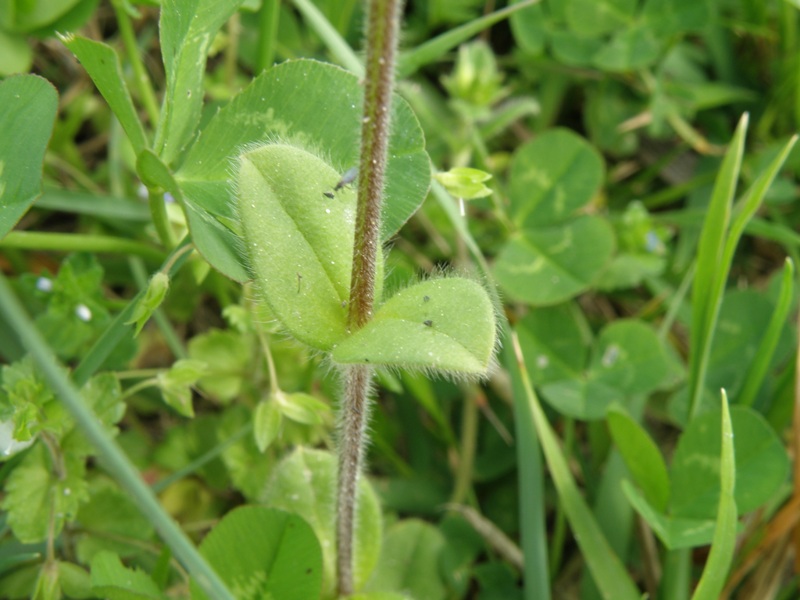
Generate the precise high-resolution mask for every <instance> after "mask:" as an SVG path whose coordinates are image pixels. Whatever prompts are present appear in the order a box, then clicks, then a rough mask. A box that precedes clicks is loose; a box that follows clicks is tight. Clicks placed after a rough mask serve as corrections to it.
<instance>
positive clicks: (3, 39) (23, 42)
mask: <svg viewBox="0 0 800 600" xmlns="http://www.w3.org/2000/svg"><path fill="white" fill-rule="evenodd" d="M32 63H33V50H32V49H31V47H30V46H29V45H28V41H27V39H26V38H25V36H24V35H14V34H13V33H11V32H9V31H3V30H2V29H0V76H2V77H7V76H8V75H14V74H16V73H26V72H28V71H30V68H31V64H32Z"/></svg>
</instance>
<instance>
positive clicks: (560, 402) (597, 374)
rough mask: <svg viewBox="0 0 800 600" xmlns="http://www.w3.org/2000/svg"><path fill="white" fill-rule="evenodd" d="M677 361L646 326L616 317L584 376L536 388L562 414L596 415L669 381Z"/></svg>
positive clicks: (591, 416) (603, 335) (586, 416)
mask: <svg viewBox="0 0 800 600" xmlns="http://www.w3.org/2000/svg"><path fill="white" fill-rule="evenodd" d="M676 363H677V361H675V360H674V358H673V357H672V355H671V354H669V352H668V350H667V346H666V345H665V344H664V343H663V342H662V341H661V340H660V339H659V338H658V336H657V335H656V333H655V331H653V329H652V328H651V327H650V326H649V325H646V324H645V323H642V322H641V321H637V320H634V319H620V320H617V321H614V322H612V323H611V324H610V325H608V326H607V327H606V328H604V329H603V331H602V332H601V334H600V336H599V337H598V338H597V340H596V341H595V343H594V346H593V348H592V354H591V359H590V363H589V365H588V370H587V372H586V373H585V374H584V375H582V376H580V377H577V378H570V379H564V380H561V381H553V382H549V383H545V384H543V385H541V392H542V396H543V397H544V398H545V399H546V400H547V401H548V403H550V404H551V405H552V406H553V407H554V408H556V409H557V410H559V411H560V412H562V413H563V414H566V415H570V416H574V417H576V418H579V419H598V418H601V417H602V416H603V415H604V414H605V411H606V409H607V408H608V406H609V405H610V404H611V403H613V402H615V401H620V400H622V401H624V400H626V399H628V398H630V397H631V396H635V395H646V394H649V393H650V392H652V391H654V390H656V389H658V388H659V387H661V386H662V385H664V384H665V383H666V382H667V381H670V380H672V379H674V378H675V376H676V375H677V374H678V369H679V367H678V366H677V364H676Z"/></svg>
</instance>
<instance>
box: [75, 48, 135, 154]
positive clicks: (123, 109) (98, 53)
mask: <svg viewBox="0 0 800 600" xmlns="http://www.w3.org/2000/svg"><path fill="white" fill-rule="evenodd" d="M61 41H62V42H63V43H64V45H65V46H66V47H67V48H69V49H70V50H71V51H72V52H73V54H75V56H77V57H78V60H79V61H81V64H82V65H83V68H84V69H86V72H87V73H88V74H89V77H91V78H92V81H94V84H95V85H96V86H97V89H98V90H99V91H100V93H101V94H102V95H103V98H105V100H106V102H108V106H109V107H110V108H111V110H112V111H113V112H114V115H115V116H116V117H117V119H118V120H119V122H120V125H122V128H123V129H124V130H125V133H126V134H127V135H128V139H129V140H130V142H131V145H132V146H133V151H134V154H137V155H138V154H139V153H140V152H141V151H142V150H143V149H144V148H145V147H146V146H147V138H146V136H145V133H144V128H143V127H142V122H141V121H140V120H139V115H138V114H137V112H136V108H135V107H134V105H133V100H131V95H130V92H128V87H127V85H126V84H125V79H124V78H123V75H122V67H121V65H120V62H119V56H117V53H116V52H115V51H114V49H113V48H111V46H108V45H106V44H103V43H102V42H95V41H93V40H89V39H86V38H84V37H81V36H72V35H66V36H62V37H61Z"/></svg>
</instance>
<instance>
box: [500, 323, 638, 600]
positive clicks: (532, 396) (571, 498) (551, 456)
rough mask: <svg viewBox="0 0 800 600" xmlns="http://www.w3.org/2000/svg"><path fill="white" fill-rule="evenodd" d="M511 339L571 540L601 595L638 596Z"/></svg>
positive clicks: (624, 599) (628, 599) (619, 599)
mask: <svg viewBox="0 0 800 600" xmlns="http://www.w3.org/2000/svg"><path fill="white" fill-rule="evenodd" d="M511 340H512V343H513V346H514V352H515V354H516V359H517V365H518V367H519V370H520V375H521V378H522V384H523V386H524V389H525V395H526V397H527V399H528V404H529V405H530V410H531V412H532V413H533V419H534V421H535V425H536V430H537V431H538V433H539V439H540V440H541V444H542V450H543V451H544V455H545V459H546V460H547V466H548V467H549V469H550V474H551V476H552V478H553V483H554V484H555V487H556V490H557V491H558V497H559V499H560V500H561V504H562V506H563V508H564V512H565V513H566V515H567V519H568V520H569V523H570V526H571V527H572V531H573V533H574V534H575V540H576V541H577V543H578V546H579V547H580V549H581V554H582V555H583V557H584V560H585V561H586V564H587V566H588V567H589V571H590V572H591V574H592V577H593V578H594V581H595V583H596V584H597V588H598V589H599V590H600V593H601V595H602V597H603V598H605V599H607V600H612V599H613V600H639V599H640V598H641V594H640V593H639V591H638V590H637V588H636V585H635V584H634V582H633V580H632V579H631V577H630V575H628V572H627V571H626V570H625V567H624V566H623V564H622V562H621V561H620V559H619V557H617V555H616V554H615V553H614V551H613V550H612V548H611V546H610V545H609V543H608V540H606V538H605V536H604V535H603V533H602V531H601V530H600V527H599V525H598V524H597V521H596V520H595V518H594V516H593V515H592V511H591V509H590V508H589V506H588V505H587V503H586V501H585V500H584V499H583V496H582V495H581V493H580V491H579V490H578V486H577V485H576V483H575V480H574V479H573V477H572V474H571V473H570V470H569V466H568V465H567V461H566V458H565V457H564V454H563V452H562V450H561V448H559V445H558V440H557V438H556V435H555V432H554V431H553V429H552V427H551V426H550V423H548V421H547V417H546V416H545V414H544V411H543V410H542V407H541V405H540V404H539V400H538V398H537V397H536V393H535V392H534V391H533V387H532V386H531V382H530V378H529V377H528V373H527V371H526V370H525V361H524V358H523V356H522V349H521V348H520V345H519V340H518V338H517V336H516V334H515V333H512V334H511Z"/></svg>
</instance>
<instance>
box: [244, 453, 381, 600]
mask: <svg viewBox="0 0 800 600" xmlns="http://www.w3.org/2000/svg"><path fill="white" fill-rule="evenodd" d="M335 497H336V458H335V457H334V456H333V455H332V454H328V453H327V452H322V451H320V450H309V449H306V448H302V447H299V448H297V449H296V450H295V451H294V452H292V454H290V455H289V456H288V457H287V458H285V459H284V460H282V461H281V462H280V464H279V465H278V466H277V467H276V469H275V471H274V473H273V476H272V478H271V479H270V482H269V484H268V485H267V488H266V489H265V490H264V492H262V494H261V495H260V497H259V500H260V501H261V502H264V503H265V504H268V505H270V506H273V507H276V508H282V509H284V510H287V511H291V512H293V513H295V514H297V515H300V516H301V517H303V519H305V520H306V522H308V524H309V525H311V528H312V529H313V530H314V533H316V535H317V539H319V541H320V544H321V545H322V558H323V565H324V571H323V579H322V594H321V595H320V594H317V595H308V596H303V598H320V597H321V598H334V597H336V596H335V594H334V591H335V588H336V528H335V519H336V502H335V501H334V499H335ZM381 538H382V524H381V511H380V506H379V505H378V498H377V496H376V495H375V492H374V491H373V490H372V487H371V486H370V485H369V482H367V481H366V480H365V479H364V478H363V477H362V478H361V479H360V481H359V487H358V502H357V509H356V531H355V543H354V545H353V557H354V558H353V579H354V587H355V589H356V590H359V589H361V587H362V586H363V585H364V583H365V582H366V580H367V578H369V576H370V574H371V573H372V570H373V569H374V568H375V563H376V562H377V561H378V554H379V552H380V548H381ZM232 556H235V554H232ZM237 597H238V596H237ZM275 597H276V598H283V597H284V596H280V595H278V596H275Z"/></svg>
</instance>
